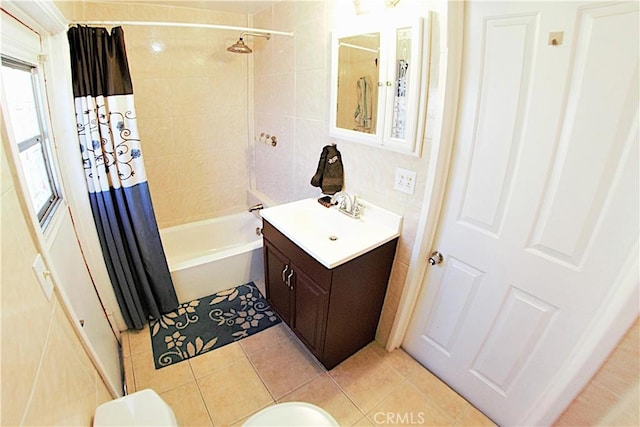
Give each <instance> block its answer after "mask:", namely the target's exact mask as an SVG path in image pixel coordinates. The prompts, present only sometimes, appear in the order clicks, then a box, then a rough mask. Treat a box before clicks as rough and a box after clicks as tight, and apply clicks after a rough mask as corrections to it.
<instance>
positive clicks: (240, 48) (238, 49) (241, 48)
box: [227, 33, 271, 53]
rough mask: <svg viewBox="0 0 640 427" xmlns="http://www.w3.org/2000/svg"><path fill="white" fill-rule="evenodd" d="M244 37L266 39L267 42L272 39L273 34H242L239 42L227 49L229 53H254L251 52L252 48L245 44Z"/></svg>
mask: <svg viewBox="0 0 640 427" xmlns="http://www.w3.org/2000/svg"><path fill="white" fill-rule="evenodd" d="M244 36H254V37H264V38H266V39H267V40H269V39H270V38H271V34H269V33H266V34H263V33H242V34H240V38H239V39H238V41H237V42H235V43H234V44H232V45H231V46H229V47H228V48H227V51H229V52H232V53H251V52H253V51H252V50H251V48H249V46H247V45H246V44H245V43H244V40H243V37H244Z"/></svg>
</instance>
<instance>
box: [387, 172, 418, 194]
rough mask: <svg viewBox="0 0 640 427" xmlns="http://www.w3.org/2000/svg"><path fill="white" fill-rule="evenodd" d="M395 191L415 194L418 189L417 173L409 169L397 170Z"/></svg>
mask: <svg viewBox="0 0 640 427" xmlns="http://www.w3.org/2000/svg"><path fill="white" fill-rule="evenodd" d="M393 188H394V190H398V191H402V192H403V193H407V194H413V193H414V191H415V189H416V173H415V171H410V170H407V169H402V168H396V180H395V184H394V185H393Z"/></svg>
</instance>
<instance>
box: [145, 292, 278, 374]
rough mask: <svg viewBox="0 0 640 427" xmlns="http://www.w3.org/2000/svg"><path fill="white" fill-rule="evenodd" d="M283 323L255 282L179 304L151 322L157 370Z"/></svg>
mask: <svg viewBox="0 0 640 427" xmlns="http://www.w3.org/2000/svg"><path fill="white" fill-rule="evenodd" d="M278 323H280V318H279V317H278V315H277V314H276V313H275V312H274V311H273V310H272V309H271V307H269V304H268V303H267V301H266V300H265V299H264V297H263V296H262V294H261V293H260V291H259V290H258V288H257V287H256V285H255V284H254V283H253V282H249V283H247V284H245V285H240V286H237V287H235V288H231V289H227V290H225V291H220V292H218V293H216V294H213V295H210V296H208V297H204V298H200V299H197V300H193V301H190V302H187V303H184V304H180V306H179V307H178V309H177V310H175V311H172V312H170V313H167V314H164V315H163V316H162V317H161V318H160V319H158V320H152V321H151V322H150V323H149V330H150V331H151V346H152V348H153V359H154V362H155V365H156V369H160V368H163V367H165V366H169V365H172V364H174V363H178V362H182V361H183V360H187V359H190V358H192V357H195V356H198V355H200V354H203V353H206V352H208V351H211V350H214V349H216V348H219V347H222V346H225V345H227V344H229V343H232V342H234V341H238V340H240V339H242V338H245V337H248V336H250V335H253V334H255V333H257V332H260V331H263V330H265V329H267V328H269V327H271V326H273V325H277V324H278Z"/></svg>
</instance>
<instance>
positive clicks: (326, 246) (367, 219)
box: [260, 198, 402, 268]
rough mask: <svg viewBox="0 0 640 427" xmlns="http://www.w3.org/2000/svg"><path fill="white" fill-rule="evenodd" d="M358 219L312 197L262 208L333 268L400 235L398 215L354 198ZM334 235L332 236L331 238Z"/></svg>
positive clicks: (284, 231)
mask: <svg viewBox="0 0 640 427" xmlns="http://www.w3.org/2000/svg"><path fill="white" fill-rule="evenodd" d="M358 202H359V203H362V204H363V205H364V210H363V213H362V215H361V217H360V218H359V219H353V218H350V217H348V216H347V215H345V214H343V213H341V212H339V211H338V208H337V207H336V206H332V207H330V208H326V207H324V206H322V205H321V204H320V203H318V201H317V200H316V199H314V198H312V199H304V200H298V201H296V202H291V203H285V204H282V205H278V206H274V207H271V208H266V209H263V210H261V211H260V214H261V215H262V217H263V218H264V219H266V220H267V221H269V223H271V225H273V226H274V227H275V228H277V229H278V230H279V231H280V232H281V233H282V234H284V235H285V236H287V237H288V238H289V239H290V240H292V241H293V242H294V243H296V244H297V245H298V246H300V247H301V248H302V249H303V250H304V251H305V252H307V253H308V254H309V255H311V256H312V257H313V258H315V259H316V260H317V261H318V262H320V263H321V264H322V265H324V266H325V267H327V268H335V267H337V266H339V265H341V264H344V263H345V262H347V261H350V260H352V259H354V258H356V257H358V256H360V255H362V254H364V253H366V252H369V251H370V250H372V249H375V248H377V247H378V246H382V245H383V244H385V243H387V242H389V241H391V240H393V239H394V238H396V237H398V236H400V230H401V227H402V217H401V216H400V215H397V214H395V213H393V212H389V211H387V210H385V209H383V208H380V207H378V206H375V205H372V204H371V203H367V202H366V201H363V200H362V199H358ZM334 238H335V239H334Z"/></svg>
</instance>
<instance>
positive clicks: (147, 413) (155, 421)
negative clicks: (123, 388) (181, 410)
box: [93, 389, 178, 427]
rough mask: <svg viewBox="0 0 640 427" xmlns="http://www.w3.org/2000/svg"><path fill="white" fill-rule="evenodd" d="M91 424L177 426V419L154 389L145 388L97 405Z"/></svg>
mask: <svg viewBox="0 0 640 427" xmlns="http://www.w3.org/2000/svg"><path fill="white" fill-rule="evenodd" d="M93 425H94V427H106V426H158V427H160V426H162V427H174V426H175V427H177V425H178V421H177V420H176V416H175V414H174V413H173V410H171V407H170V406H169V405H167V403H166V402H165V401H164V400H162V398H161V397H160V396H158V394H157V393H156V392H155V391H153V390H151V389H145V390H140V391H137V392H135V393H132V394H129V395H127V396H124V397H121V398H119V399H115V400H112V401H110V402H106V403H103V404H102V405H100V406H98V407H97V408H96V412H95V414H94V417H93Z"/></svg>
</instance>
